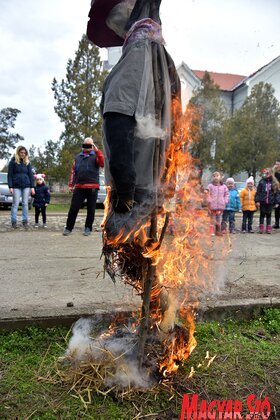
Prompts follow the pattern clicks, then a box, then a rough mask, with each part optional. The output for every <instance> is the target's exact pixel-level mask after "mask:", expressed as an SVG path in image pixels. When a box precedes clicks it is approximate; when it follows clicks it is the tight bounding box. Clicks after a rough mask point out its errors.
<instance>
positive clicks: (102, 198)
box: [96, 173, 107, 205]
mask: <svg viewBox="0 0 280 420" xmlns="http://www.w3.org/2000/svg"><path fill="white" fill-rule="evenodd" d="M106 195H107V190H106V186H105V176H104V173H101V174H100V175H99V190H98V195H97V200H96V204H103V205H104V201H105V198H106Z"/></svg>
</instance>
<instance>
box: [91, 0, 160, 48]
mask: <svg viewBox="0 0 280 420" xmlns="http://www.w3.org/2000/svg"><path fill="white" fill-rule="evenodd" d="M160 3H161V0H92V2H91V9H90V11H89V15H88V16H89V18H90V19H89V21H88V25H87V36H88V39H89V40H90V41H92V42H93V43H94V44H95V45H97V46H98V47H101V48H103V47H117V46H122V45H123V43H124V38H125V35H126V32H127V31H128V30H129V29H130V27H131V26H132V25H133V24H134V23H135V22H137V21H139V20H141V19H145V18H150V19H152V20H154V21H155V22H157V23H159V24H160V18H159V7H160Z"/></svg>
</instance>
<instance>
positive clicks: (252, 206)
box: [240, 188, 257, 211]
mask: <svg viewBox="0 0 280 420" xmlns="http://www.w3.org/2000/svg"><path fill="white" fill-rule="evenodd" d="M255 196H256V190H255V189H253V190H249V188H243V190H242V191H241V192H240V201H241V205H242V210H243V211H247V210H249V211H256V210H257V206H256V203H255Z"/></svg>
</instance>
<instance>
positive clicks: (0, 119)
mask: <svg viewBox="0 0 280 420" xmlns="http://www.w3.org/2000/svg"><path fill="white" fill-rule="evenodd" d="M20 112H21V111H19V110H18V109H16V108H3V109H1V111H0V159H8V158H9V157H10V155H11V153H10V152H9V149H10V148H13V147H15V145H16V143H18V142H19V141H20V140H24V139H23V137H22V136H20V135H19V134H16V133H11V132H10V129H11V128H14V127H15V121H16V118H17V116H18V114H19V113H20Z"/></svg>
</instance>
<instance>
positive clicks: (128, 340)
mask: <svg viewBox="0 0 280 420" xmlns="http://www.w3.org/2000/svg"><path fill="white" fill-rule="evenodd" d="M95 326H96V321H94V320H93V319H91V318H81V319H79V320H78V321H77V322H76V323H75V325H74V327H73V330H72V332H73V335H72V337H71V339H70V341H69V344H68V348H67V351H66V356H68V357H70V358H71V360H72V363H73V364H74V365H78V364H79V363H80V362H82V361H83V362H87V361H96V362H101V363H102V361H104V363H106V362H108V356H109V359H110V364H111V362H113V364H114V369H113V370H114V372H113V374H112V375H110V376H109V375H108V376H107V377H106V378H105V385H108V386H112V385H119V386H121V387H124V388H126V387H130V386H136V387H140V388H147V387H149V386H151V384H152V380H151V378H150V377H149V374H148V372H147V371H145V370H144V369H142V370H141V371H140V370H139V368H138V362H137V358H136V356H135V355H136V350H137V349H136V347H137V343H138V341H137V336H136V334H133V333H132V332H131V331H129V329H128V328H126V329H125V330H123V331H120V332H119V334H118V333H116V334H112V335H109V334H108V333H103V334H100V335H99V336H98V337H93V335H92V334H93V333H94V328H95ZM118 335H119V336H118Z"/></svg>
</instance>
